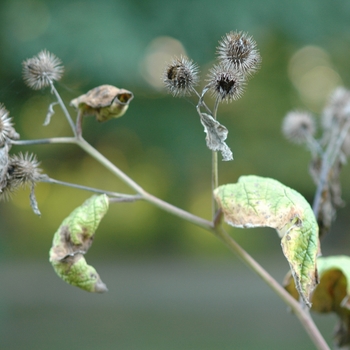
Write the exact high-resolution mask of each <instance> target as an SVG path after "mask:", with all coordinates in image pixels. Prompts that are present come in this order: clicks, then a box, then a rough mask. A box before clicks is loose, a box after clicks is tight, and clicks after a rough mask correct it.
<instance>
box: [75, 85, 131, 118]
mask: <svg viewBox="0 0 350 350" xmlns="http://www.w3.org/2000/svg"><path fill="white" fill-rule="evenodd" d="M133 98H134V95H133V93H132V92H131V91H128V90H125V89H119V88H117V87H115V86H112V85H101V86H98V87H95V88H94V89H92V90H90V91H88V92H87V93H86V94H84V95H81V96H79V97H77V98H75V99H74V100H72V101H71V102H70V105H71V106H73V107H75V108H76V109H80V110H81V112H82V114H83V116H87V115H94V116H95V117H96V120H97V121H99V122H105V121H107V120H110V119H112V118H119V117H121V116H122V115H124V114H125V112H126V111H127V109H128V107H129V103H130V102H131V100H132V99H133Z"/></svg>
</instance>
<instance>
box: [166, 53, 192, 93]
mask: <svg viewBox="0 0 350 350" xmlns="http://www.w3.org/2000/svg"><path fill="white" fill-rule="evenodd" d="M198 81H199V78H198V66H197V65H196V64H195V63H193V61H191V60H189V59H188V58H186V57H183V56H181V57H180V58H178V57H174V59H173V60H172V62H171V63H170V64H168V65H167V66H166V67H165V70H164V73H163V82H164V84H165V87H166V89H167V90H168V91H169V92H170V93H172V94H173V95H174V96H186V95H190V94H191V93H192V92H193V88H194V86H196V85H197V84H198Z"/></svg>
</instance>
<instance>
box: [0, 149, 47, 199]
mask: <svg viewBox="0 0 350 350" xmlns="http://www.w3.org/2000/svg"><path fill="white" fill-rule="evenodd" d="M38 166H39V162H38V161H37V159H36V157H35V155H33V154H28V153H26V154H24V155H23V153H19V154H18V155H13V156H10V157H9V164H8V168H7V183H6V186H5V187H4V188H2V193H1V195H0V199H2V198H4V199H8V198H9V197H10V196H11V194H12V193H13V192H15V191H16V190H17V189H18V188H20V187H23V186H26V185H30V186H33V185H34V184H35V183H36V182H38V181H39V180H40V177H41V169H39V168H38Z"/></svg>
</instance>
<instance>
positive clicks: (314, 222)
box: [0, 32, 350, 349]
mask: <svg viewBox="0 0 350 350" xmlns="http://www.w3.org/2000/svg"><path fill="white" fill-rule="evenodd" d="M216 56H217V62H215V64H214V65H213V67H212V68H210V69H209V71H208V73H207V75H206V79H205V83H204V86H203V88H202V90H201V91H198V90H197V88H198V85H199V81H200V74H199V67H198V65H197V64H196V63H194V62H193V61H192V60H191V59H189V58H187V57H185V56H180V57H174V58H173V59H172V60H171V61H170V62H169V63H167V64H166V66H165V68H164V72H163V76H162V79H163V82H164V85H165V88H166V89H167V90H168V91H169V92H170V93H171V94H172V95H173V96H175V97H184V96H191V95H192V98H193V97H194V98H196V99H197V103H196V108H195V113H196V114H197V115H198V117H199V122H200V124H201V125H202V126H203V127H204V132H205V134H206V138H205V140H206V145H207V147H208V148H209V150H210V151H211V152H212V190H213V191H212V208H213V213H212V218H211V220H206V219H204V218H202V217H199V216H197V215H194V214H192V213H190V212H188V211H185V210H183V209H181V208H178V207H176V206H174V205H172V204H170V203H168V202H166V201H164V200H162V199H160V198H157V197H155V196H154V195H152V194H150V193H148V192H147V191H146V190H145V189H144V188H143V187H142V185H141V184H138V183H137V182H135V181H134V180H133V179H132V178H130V177H129V176H128V175H127V174H126V173H125V172H123V171H122V170H121V169H120V168H118V166H117V165H115V164H113V163H112V162H111V161H109V160H108V159H107V158H106V157H105V156H104V155H103V154H101V153H100V152H99V151H98V150H97V149H95V148H94V147H93V146H92V145H90V144H89V142H87V141H86V140H85V139H84V136H83V121H84V118H85V117H88V116H89V115H93V116H95V118H96V120H97V121H98V122H109V121H110V120H112V119H115V118H119V117H121V116H123V115H124V114H125V113H126V111H127V109H128V107H129V105H130V102H131V101H132V99H133V98H134V95H133V93H132V92H131V91H128V90H126V89H122V88H118V87H115V86H112V85H101V86H98V87H95V88H94V89H92V90H90V91H88V92H87V93H85V94H83V95H81V96H78V97H76V98H75V99H73V100H72V101H71V102H70V104H71V106H73V107H74V108H75V110H76V113H77V116H76V118H75V120H73V118H72V117H71V115H70V113H69V112H68V109H67V108H66V104H65V103H64V101H63V100H62V98H61V97H60V95H59V93H58V91H57V90H56V88H55V85H54V83H55V82H56V81H59V80H60V79H61V77H62V75H63V72H64V68H63V65H62V62H61V60H60V59H58V58H57V57H56V56H55V55H53V54H52V53H50V52H48V51H46V50H44V51H41V52H40V53H39V54H38V55H37V56H35V57H33V58H30V59H27V60H25V61H24V62H23V77H24V80H25V82H26V84H27V85H28V86H29V87H30V88H32V89H34V90H40V89H45V88H49V89H50V92H51V94H52V95H54V97H55V101H54V102H53V103H51V104H50V106H49V107H48V111H47V113H46V118H45V119H44V125H47V124H49V123H50V121H51V118H52V117H53V116H54V113H55V111H54V107H55V106H56V105H59V106H60V108H61V109H62V111H63V114H64V115H65V118H66V119H67V121H68V123H69V125H70V128H71V132H72V136H68V137H54V138H47V139H39V140H20V139H19V134H18V133H17V132H16V130H15V128H14V123H13V121H12V118H11V117H10V116H9V112H8V111H7V110H6V108H5V106H4V105H0V199H10V197H11V195H12V194H13V193H14V192H15V191H16V190H17V189H18V188H20V187H23V186H29V187H30V189H31V191H30V204H31V206H32V208H33V210H34V212H35V213H36V214H37V215H40V211H39V207H40V205H38V203H37V201H36V199H35V194H34V190H35V186H36V185H38V183H40V182H47V183H51V184H59V185H63V186H70V187H74V188H78V189H81V190H84V191H90V192H93V193H94V195H93V196H92V197H91V198H89V199H87V200H86V201H85V202H84V203H83V204H82V205H81V206H79V207H78V208H76V209H75V210H73V211H72V213H71V214H70V215H69V216H68V217H67V218H65V219H64V220H63V221H62V224H61V225H60V227H59V228H58V230H57V231H56V233H55V234H54V237H53V243H52V247H51V250H50V253H49V255H50V262H51V264H52V266H53V268H54V270H55V272H56V273H57V275H58V276H59V277H61V278H62V279H63V280H64V281H66V282H67V283H69V284H71V285H73V286H77V287H79V288H81V289H84V290H86V291H89V292H99V293H101V292H105V291H107V287H106V285H105V284H104V283H103V282H102V280H101V278H100V276H99V274H98V273H97V271H96V270H95V269H94V268H93V267H92V266H90V265H88V264H87V262H86V260H85V257H84V255H85V254H86V252H87V251H88V249H89V248H90V247H91V245H92V242H93V239H94V235H95V232H96V230H97V227H98V225H99V223H100V221H101V220H102V219H103V217H104V215H106V214H107V213H108V208H109V206H110V205H112V204H113V203H115V202H119V203H122V202H130V201H139V200H144V201H147V202H149V203H150V204H153V205H155V206H157V207H158V208H160V209H162V210H164V211H167V212H169V213H171V214H173V215H175V216H177V217H178V218H179V219H182V220H186V221H188V222H190V223H192V224H194V225H197V226H200V227H202V228H203V229H205V230H207V231H209V232H210V233H212V234H213V235H214V236H215V237H217V238H219V239H220V240H221V241H222V242H223V243H224V244H226V246H227V247H228V248H229V249H230V250H232V251H233V252H234V253H235V254H237V255H238V256H239V257H240V258H241V259H242V260H243V261H244V262H245V263H246V264H247V265H249V266H250V267H251V268H252V269H253V270H254V271H255V272H256V273H257V274H258V275H259V276H260V277H261V278H262V279H263V280H264V281H265V282H266V283H267V284H268V285H269V286H270V287H271V288H272V289H273V290H274V292H275V293H276V294H277V295H278V296H279V297H280V298H281V299H282V300H283V301H284V302H285V303H286V304H287V305H288V306H289V307H290V309H291V310H292V311H293V312H294V314H295V315H296V316H297V317H298V318H299V320H300V322H301V323H302V325H303V326H304V328H305V330H306V331H307V333H308V334H309V336H310V338H311V340H312V341H313V343H314V344H315V346H316V347H317V348H318V349H328V345H327V344H326V342H325V341H324V339H323V337H322V335H321V334H320V332H319V331H318V329H317V327H316V326H315V324H314V323H313V320H312V318H311V317H310V315H309V312H308V309H309V308H314V309H317V307H318V306H320V305H321V306H322V307H321V309H323V310H325V309H327V305H326V306H324V305H323V304H322V302H323V299H322V298H323V297H324V295H325V293H323V292H322V291H324V288H325V284H324V283H323V282H324V276H329V274H331V277H332V278H333V277H334V276H333V275H332V270H331V272H330V268H333V269H336V270H337V271H339V270H340V271H342V273H343V274H339V273H338V274H337V276H338V277H334V278H341V281H340V282H341V283H340V284H339V285H340V286H342V289H341V290H340V292H339V290H336V293H337V298H334V300H333V299H332V300H331V306H329V305H328V306H329V307H328V309H327V310H330V311H335V312H337V313H338V314H339V315H340V317H341V324H340V330H339V331H338V333H337V336H338V339H341V340H340V341H338V344H349V342H350V340H349V339H350V336H349V334H350V332H349V331H348V329H349V326H348V325H349V324H350V321H349V320H350V318H349V317H348V315H349V312H348V311H347V310H348V308H350V307H349V306H348V305H349V302H348V296H349V295H350V292H348V290H350V288H349V287H345V288H344V285H345V286H347V284H346V283H348V282H347V280H346V278H347V276H348V274H349V272H348V271H350V267H349V268H348V267H347V266H348V265H349V266H350V263H349V261H348V260H349V259H348V260H346V258H344V259H343V260H341V261H339V260H336V259H333V260H330V261H328V262H327V261H325V260H322V259H321V260H320V258H319V259H317V257H318V256H319V255H320V252H321V247H320V240H319V225H320V227H321V232H322V233H323V234H324V233H326V232H328V231H329V228H330V225H331V222H332V220H333V219H334V214H335V210H336V208H337V206H339V205H340V203H341V198H340V182H339V172H340V169H341V167H342V165H343V164H344V162H345V159H346V157H347V156H348V155H349V147H350V146H349V144H350V141H349V140H348V138H349V137H348V131H349V128H350V121H349V111H350V110H349V106H350V103H349V100H350V99H349V97H348V96H349V92H348V91H347V90H345V89H343V90H337V92H336V95H335V96H334V97H333V99H332V101H331V102H330V103H329V104H328V107H327V108H326V109H325V113H324V123H323V124H324V126H323V127H324V133H323V136H322V137H321V139H320V140H316V139H315V132H316V126H315V122H314V119H313V117H312V116H311V114H309V113H307V112H300V111H298V112H291V113H289V114H288V115H287V116H286V119H285V121H284V123H283V133H284V135H285V136H286V137H287V138H288V139H289V140H291V141H293V142H295V143H304V144H305V145H306V146H307V147H309V149H310V150H311V154H312V162H311V166H310V169H311V173H312V175H313V178H314V180H315V183H316V185H317V190H316V196H315V202H314V205H313V208H311V206H310V205H309V203H308V202H307V201H306V200H305V199H304V197H303V196H302V195H301V194H299V193H298V192H296V191H294V190H293V189H291V188H288V187H287V186H285V185H283V184H282V183H280V182H279V181H277V180H275V179H271V178H263V177H260V176H255V175H250V176H241V177H240V178H239V179H238V181H237V182H235V183H231V184H223V185H220V186H219V181H218V163H219V162H218V152H220V153H221V158H222V160H224V161H231V160H233V154H232V151H231V149H230V147H229V146H228V145H227V144H226V139H227V137H228V130H227V128H226V127H225V126H224V125H222V124H221V123H220V122H219V121H218V110H219V106H220V104H221V103H229V102H234V101H236V100H237V99H239V98H241V97H242V96H243V93H244V90H245V88H247V85H248V81H249V80H250V78H251V77H252V76H253V75H254V74H255V73H256V72H257V71H258V69H259V67H260V65H261V57H260V54H259V51H258V49H257V45H256V42H255V41H254V40H253V38H252V37H251V36H249V35H248V34H247V33H244V32H230V33H228V34H226V35H225V36H223V37H222V39H221V40H220V41H219V44H218V47H217V49H216ZM208 93H209V94H210V95H211V96H212V97H213V99H214V101H213V103H212V104H213V106H212V107H210V104H211V100H210V99H209V100H207V96H208ZM49 143H65V144H74V145H77V146H79V147H80V148H82V149H83V150H84V151H85V152H86V153H87V154H89V155H90V156H91V157H93V158H94V159H95V160H97V161H98V162H100V163H101V164H102V165H103V166H104V167H105V168H106V169H107V170H109V171H110V172H112V173H113V174H114V175H115V176H116V178H118V179H119V180H120V181H122V182H124V183H125V184H126V185H127V186H128V187H129V188H130V189H131V190H132V191H133V192H134V193H133V194H126V193H116V192H112V191H105V190H102V189H99V188H91V187H86V186H82V185H79V184H72V183H67V182H63V181H60V180H59V179H54V178H52V177H51V176H49V175H48V174H44V173H43V172H42V171H41V170H40V168H39V161H38V160H37V157H36V156H35V155H33V154H28V153H19V154H12V153H10V151H11V146H12V145H22V146H25V145H34V144H36V145H44V144H49ZM223 221H225V222H227V223H228V224H230V225H232V226H235V227H241V228H245V227H259V226H267V227H272V228H274V229H275V230H276V231H277V233H278V235H279V237H280V238H281V248H282V252H283V254H284V256H285V257H286V259H287V261H288V263H289V266H290V272H289V274H288V276H287V279H286V281H285V286H286V288H287V289H288V292H287V291H286V290H285V288H284V287H282V286H281V285H280V284H279V283H278V282H277V281H276V280H275V279H274V278H273V277H272V276H271V275H270V274H268V272H267V271H265V270H264V269H263V268H262V267H261V266H260V265H259V264H258V263H257V262H256V261H255V260H254V259H253V258H252V257H251V256H250V255H249V254H248V253H247V252H246V251H245V250H243V248H242V247H240V246H239V245H238V244H237V243H236V241H235V240H234V239H233V238H232V237H231V236H230V235H229V234H228V233H227V232H226V230H225V229H224V227H223V225H222V224H223ZM344 261H345V262H344ZM347 264H348V265H347ZM344 276H345V277H344ZM344 281H345V282H344ZM319 282H321V283H320V284H319ZM327 286H328V287H329V285H327V283H326V289H327ZM327 290H328V291H329V293H330V294H332V293H333V292H334V291H333V290H330V289H329V288H328V289H327ZM289 293H291V294H289ZM339 293H343V294H344V293H345V294H344V295H343V294H341V295H343V298H340V297H339V295H340V294H339ZM322 295H323V296H322ZM332 295H333V296H334V293H333V294H332ZM328 297H329V296H328V295H326V297H324V298H328ZM344 310H345V311H344ZM232 317H234V315H233V316H232Z"/></svg>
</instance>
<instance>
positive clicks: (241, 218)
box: [214, 175, 319, 306]
mask: <svg viewBox="0 0 350 350" xmlns="http://www.w3.org/2000/svg"><path fill="white" fill-rule="evenodd" d="M214 196H215V198H216V200H217V202H218V205H219V207H220V208H221V209H222V211H223V213H224V218H225V221H226V222H227V223H228V224H230V225H232V226H235V227H241V228H247V227H262V226H266V227H272V228H274V229H276V230H277V232H278V234H279V236H280V237H281V246H282V250H283V253H284V255H285V257H286V258H287V260H288V262H289V265H290V268H291V271H292V274H293V277H294V280H295V283H296V286H297V289H298V291H299V294H300V296H301V297H302V299H303V301H304V302H305V303H306V305H308V306H310V305H311V304H310V294H311V292H312V291H313V289H314V288H315V286H316V284H317V282H318V281H317V268H316V256H317V254H318V252H319V240H318V226H317V222H316V219H315V216H314V214H313V212H312V209H311V207H310V205H309V204H308V202H307V201H306V200H305V198H304V197H303V196H302V195H301V194H299V193H298V192H296V191H295V190H293V189H291V188H289V187H287V186H285V185H283V184H281V183H280V182H278V181H276V180H274V179H270V178H263V177H259V176H253V175H251V176H242V177H240V178H239V180H238V182H237V183H235V184H227V185H223V186H220V187H218V188H217V189H215V191H214Z"/></svg>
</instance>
